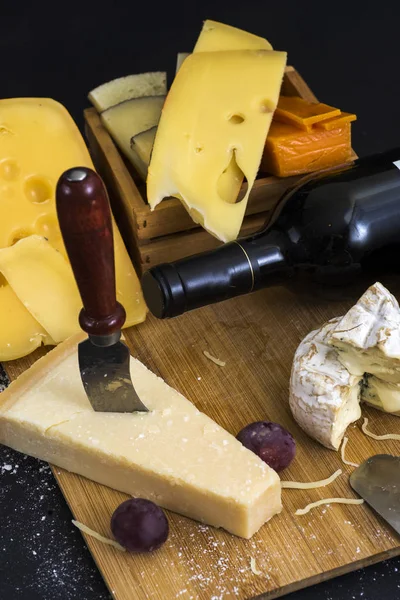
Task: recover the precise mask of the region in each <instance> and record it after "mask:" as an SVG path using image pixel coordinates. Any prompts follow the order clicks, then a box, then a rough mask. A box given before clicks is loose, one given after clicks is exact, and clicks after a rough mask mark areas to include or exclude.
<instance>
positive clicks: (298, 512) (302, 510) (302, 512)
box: [294, 498, 364, 515]
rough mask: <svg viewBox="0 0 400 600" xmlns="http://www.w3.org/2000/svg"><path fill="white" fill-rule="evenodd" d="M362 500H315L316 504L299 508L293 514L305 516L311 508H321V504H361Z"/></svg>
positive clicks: (312, 503)
mask: <svg viewBox="0 0 400 600" xmlns="http://www.w3.org/2000/svg"><path fill="white" fill-rule="evenodd" d="M363 503H364V500H363V499H362V498H324V499H323V500H317V502H311V504H307V506H305V507H304V508H299V509H297V510H296V512H295V513H294V514H295V515H306V514H307V513H308V512H310V510H311V509H312V508H315V507H316V506H321V504H363Z"/></svg>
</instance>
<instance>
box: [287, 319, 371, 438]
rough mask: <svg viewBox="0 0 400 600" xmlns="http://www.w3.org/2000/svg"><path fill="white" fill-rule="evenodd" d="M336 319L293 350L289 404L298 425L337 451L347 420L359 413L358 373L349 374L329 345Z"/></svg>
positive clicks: (337, 320)
mask: <svg viewBox="0 0 400 600" xmlns="http://www.w3.org/2000/svg"><path fill="white" fill-rule="evenodd" d="M339 320H340V318H337V319H332V320H331V321H329V322H328V323H325V325H323V326H322V327H321V328H320V329H318V330H315V331H311V333H309V334H308V335H307V336H306V337H305V338H304V340H303V341H302V342H301V344H300V346H299V347H298V349H297V350H296V353H295V356H294V360H293V366H292V374H291V378H290V395H289V404H290V408H291V411H292V414H293V416H294V418H295V420H296V421H297V423H298V424H299V425H300V427H301V428H302V429H303V430H304V431H305V432H306V433H308V435H309V436H311V437H312V438H314V439H316V440H317V441H319V442H320V443H321V444H323V445H324V446H326V447H327V448H332V449H333V450H338V449H339V446H340V443H341V441H342V439H343V436H344V434H345V431H346V429H347V427H348V425H350V423H352V422H354V421H357V419H359V418H360V416H361V409H360V382H361V379H362V377H361V376H353V375H351V374H350V373H349V372H348V371H347V369H346V368H345V367H343V365H342V364H341V363H340V362H339V360H338V358H337V353H336V351H335V350H334V349H333V348H332V346H330V345H329V339H330V335H331V332H332V330H333V329H334V328H335V327H336V326H337V323H338V322H339Z"/></svg>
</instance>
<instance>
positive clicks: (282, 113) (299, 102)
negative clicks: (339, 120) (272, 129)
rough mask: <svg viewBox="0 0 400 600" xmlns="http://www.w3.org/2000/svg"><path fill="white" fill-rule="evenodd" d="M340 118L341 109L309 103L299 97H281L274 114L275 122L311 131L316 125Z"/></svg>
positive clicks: (319, 103)
mask: <svg viewBox="0 0 400 600" xmlns="http://www.w3.org/2000/svg"><path fill="white" fill-rule="evenodd" d="M339 116H340V109H339V108H334V107H333V106H329V105H328V104H322V103H321V102H318V103H313V102H307V100H303V98H300V97H299V96H281V97H280V98H279V102H278V106H277V108H276V110H275V113H274V120H275V121H278V122H279V123H286V124H288V125H294V126H296V127H297V128H299V129H303V130H304V131H310V130H311V128H312V126H313V125H314V124H315V123H318V122H320V121H326V120H327V119H332V118H334V117H339Z"/></svg>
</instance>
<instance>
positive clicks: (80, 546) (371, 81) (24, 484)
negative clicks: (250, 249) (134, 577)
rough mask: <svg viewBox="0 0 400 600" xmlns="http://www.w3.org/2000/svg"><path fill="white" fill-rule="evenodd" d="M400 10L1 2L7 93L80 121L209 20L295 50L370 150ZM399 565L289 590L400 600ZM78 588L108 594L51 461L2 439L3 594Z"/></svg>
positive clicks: (86, 595) (379, 146)
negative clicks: (101, 94)
mask: <svg viewBox="0 0 400 600" xmlns="http://www.w3.org/2000/svg"><path fill="white" fill-rule="evenodd" d="M396 5H397V6H396ZM399 16H400V7H399V4H398V3H396V2H395V1H394V0H392V1H390V2H389V1H386V2H385V1H383V2H376V1H374V2H368V0H364V1H362V2H361V1H352V0H349V1H348V2H347V3H338V4H335V3H334V2H321V1H320V0H319V1H318V2H317V1H315V0H314V1H307V0H303V1H299V0H291V1H282V0H281V1H277V0H275V1H274V2H271V1H268V0H262V1H261V0H245V1H242V2H238V1H237V0H231V1H223V0H214V1H209V0H202V1H201V2H199V1H197V0H186V1H185V2H183V1H181V0H171V1H170V2H160V3H157V2H146V0H142V1H141V2H133V1H132V0H131V1H129V0H125V1H122V2H121V1H112V0H109V1H108V3H105V2H87V1H85V0H82V1H81V2H78V3H75V2H69V3H59V2H57V1H54V0H53V2H17V1H16V0H13V1H9V2H5V1H4V2H0V97H18V96H42V97H52V98H55V99H56V100H58V101H60V102H62V103H63V104H64V105H65V106H66V107H67V109H68V110H69V111H70V112H71V114H72V116H73V117H74V119H75V120H76V122H77V123H78V125H79V126H80V127H81V128H82V126H83V117H82V111H83V109H84V108H85V107H86V106H88V102H87V99H86V96H87V93H88V91H89V90H90V89H92V88H93V87H95V86H96V85H99V84H101V83H103V82H105V81H108V80H110V79H113V78H115V77H119V76H123V75H127V74H129V73H140V72H143V71H151V70H167V71H168V75H169V81H171V79H172V75H173V73H174V69H175V61H176V54H177V52H185V51H190V50H191V49H192V47H193V44H194V42H195V40H196V37H197V35H198V32H199V30H200V28H201V23H202V21H203V20H204V19H207V18H209V19H214V20H219V21H222V22H225V23H229V24H231V25H235V26H237V27H241V28H243V29H246V30H248V31H252V32H254V33H256V34H258V35H261V36H264V37H267V38H268V39H269V40H270V41H271V43H272V45H273V46H274V48H276V49H281V50H287V51H288V54H289V60H288V62H289V64H292V65H294V66H295V67H296V68H297V69H298V71H299V72H300V73H301V74H302V75H303V77H304V78H305V80H306V81H307V82H308V83H309V85H310V86H311V88H312V89H313V91H314V92H315V93H316V95H317V96H318V98H319V99H320V100H322V101H324V102H326V103H328V104H331V105H333V106H338V107H339V108H341V109H343V110H345V111H348V112H355V113H357V115H358V121H357V122H356V123H355V124H354V126H353V146H354V148H355V150H356V152H357V153H358V154H359V155H360V156H364V155H367V154H372V153H375V152H380V151H383V150H386V149H388V148H391V147H395V146H400V117H399V115H400V108H399V98H400V76H399V57H400V56H399V55H400V53H399V43H398V33H399ZM238 84H240V82H238ZM0 227H1V224H0ZM0 309H1V307H0ZM3 380H4V381H3V383H6V380H5V378H4V377H3ZM399 569H400V559H399V558H395V559H392V560H388V561H385V562H383V563H381V564H378V565H375V566H372V567H368V568H366V569H363V570H361V571H356V572H354V573H351V574H348V575H344V576H341V577H339V578H336V579H334V580H331V581H328V582H325V583H321V584H319V585H317V586H314V587H311V588H308V589H306V590H301V591H298V592H295V593H293V594H291V595H289V596H287V597H288V598H290V599H291V600H317V599H318V600H342V599H343V600H349V599H352V598H362V599H363V600H375V599H378V598H379V599H381V598H384V599H386V598H388V599H391V600H396V599H400V578H399ZM78 598H79V599H82V600H106V599H109V598H110V595H109V593H108V591H107V588H106V586H105V584H104V583H103V581H102V579H101V577H100V574H99V573H98V571H97V569H96V566H95V564H94V562H93V560H92V558H91V556H90V554H89V552H88V550H87V548H86V546H85V544H84V542H83V539H82V537H81V534H80V532H79V531H78V530H76V529H75V528H74V527H73V525H72V524H71V513H70V511H69V509H68V507H67V505H66V503H65V501H64V499H63V496H62V494H61V492H60V490H59V489H58V487H57V484H56V482H55V480H54V478H53V476H52V474H51V471H50V469H49V467H48V466H47V465H46V464H45V463H42V462H40V461H37V460H35V459H32V458H28V457H25V456H23V455H21V454H19V453H16V452H13V451H11V450H9V449H7V448H4V447H1V448H0V599H1V600H75V599H78ZM134 598H135V590H132V599H134ZM165 599H166V600H171V599H170V597H169V596H168V592H167V590H166V591H165Z"/></svg>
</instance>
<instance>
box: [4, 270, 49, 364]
mask: <svg viewBox="0 0 400 600" xmlns="http://www.w3.org/2000/svg"><path fill="white" fill-rule="evenodd" d="M41 344H55V342H54V340H52V339H51V337H50V336H49V335H48V334H47V333H46V331H45V330H44V329H43V327H42V326H41V325H40V324H39V323H38V322H37V321H36V320H35V319H34V318H33V317H32V315H31V313H30V312H29V311H28V310H27V309H26V308H25V307H24V305H23V304H22V302H20V300H19V299H18V296H16V294H15V292H14V291H13V289H12V287H11V286H10V285H9V284H8V282H7V281H6V280H5V279H4V277H2V276H1V275H0V362H2V361H5V360H14V359H16V358H21V356H26V354H30V353H31V352H33V350H36V348H38V347H39V346H40V345H41Z"/></svg>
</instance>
